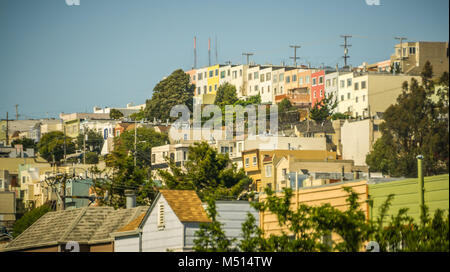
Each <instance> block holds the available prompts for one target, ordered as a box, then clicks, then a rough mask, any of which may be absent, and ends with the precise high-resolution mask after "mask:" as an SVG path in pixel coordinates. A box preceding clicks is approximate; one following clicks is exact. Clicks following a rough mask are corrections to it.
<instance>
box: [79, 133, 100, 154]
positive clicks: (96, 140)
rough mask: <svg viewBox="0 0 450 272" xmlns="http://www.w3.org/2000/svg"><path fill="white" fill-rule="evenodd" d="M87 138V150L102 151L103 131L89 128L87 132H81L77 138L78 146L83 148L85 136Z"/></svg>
mask: <svg viewBox="0 0 450 272" xmlns="http://www.w3.org/2000/svg"><path fill="white" fill-rule="evenodd" d="M86 136H87V139H86V151H89V150H91V151H93V152H97V153H100V152H101V151H102V147H103V142H104V140H103V136H102V134H101V133H99V132H96V131H95V130H91V129H87V130H86V132H85V133H83V134H79V135H78V137H77V140H76V143H77V148H78V149H80V150H83V148H84V138H85V137H86Z"/></svg>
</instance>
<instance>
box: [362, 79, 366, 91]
mask: <svg viewBox="0 0 450 272" xmlns="http://www.w3.org/2000/svg"><path fill="white" fill-rule="evenodd" d="M365 88H366V82H365V81H361V89H365Z"/></svg>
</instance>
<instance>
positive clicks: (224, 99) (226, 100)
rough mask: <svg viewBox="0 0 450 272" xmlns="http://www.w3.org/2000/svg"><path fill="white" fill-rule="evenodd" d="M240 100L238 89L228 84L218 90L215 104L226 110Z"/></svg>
mask: <svg viewBox="0 0 450 272" xmlns="http://www.w3.org/2000/svg"><path fill="white" fill-rule="evenodd" d="M238 100H239V99H238V97H237V95H236V87H235V86H234V85H231V84H230V83H228V82H227V83H224V84H222V85H220V86H219V88H218V89H217V93H216V99H215V100H214V104H215V105H217V106H219V107H220V108H224V107H225V106H226V105H234V103H236V102H237V101H238Z"/></svg>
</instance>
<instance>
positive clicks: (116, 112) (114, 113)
mask: <svg viewBox="0 0 450 272" xmlns="http://www.w3.org/2000/svg"><path fill="white" fill-rule="evenodd" d="M122 117H123V113H122V112H121V111H120V110H117V109H111V110H110V112H109V118H111V119H115V120H118V119H120V118H122Z"/></svg>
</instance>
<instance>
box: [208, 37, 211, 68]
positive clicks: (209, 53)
mask: <svg viewBox="0 0 450 272" xmlns="http://www.w3.org/2000/svg"><path fill="white" fill-rule="evenodd" d="M208 66H211V38H208Z"/></svg>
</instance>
